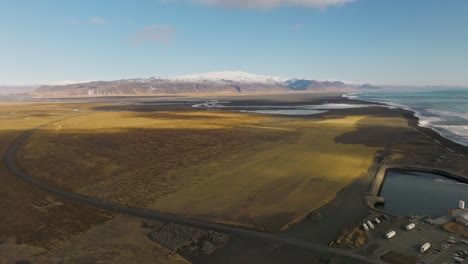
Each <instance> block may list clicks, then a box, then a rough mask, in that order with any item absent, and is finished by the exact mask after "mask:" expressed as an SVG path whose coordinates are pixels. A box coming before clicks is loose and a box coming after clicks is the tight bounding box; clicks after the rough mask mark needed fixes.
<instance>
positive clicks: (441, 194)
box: [376, 169, 468, 218]
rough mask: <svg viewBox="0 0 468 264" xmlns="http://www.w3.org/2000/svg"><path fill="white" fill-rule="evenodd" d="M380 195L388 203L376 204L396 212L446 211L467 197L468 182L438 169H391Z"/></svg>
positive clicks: (433, 214) (426, 213) (424, 213)
mask: <svg viewBox="0 0 468 264" xmlns="http://www.w3.org/2000/svg"><path fill="white" fill-rule="evenodd" d="M380 196H381V197H383V198H385V204H383V205H378V206H376V208H378V209H380V210H383V211H385V212H388V213H390V214H392V215H395V216H401V217H406V216H429V217H431V218H437V217H440V216H444V215H447V213H448V211H449V210H452V209H455V208H457V207H458V202H459V201H460V200H464V201H468V184H466V183H462V182H460V181H457V180H454V179H451V178H449V177H447V176H444V175H442V174H438V173H435V172H423V171H413V170H398V169H391V170H388V171H387V172H386V175H385V180H384V182H383V185H382V187H381V191H380Z"/></svg>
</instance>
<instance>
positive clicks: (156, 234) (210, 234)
mask: <svg viewBox="0 0 468 264" xmlns="http://www.w3.org/2000/svg"><path fill="white" fill-rule="evenodd" d="M148 237H149V238H150V239H151V240H153V241H155V242H157V243H159V244H161V245H163V246H164V247H166V248H168V249H170V250H172V251H174V252H177V253H179V254H181V255H186V256H194V255H209V254H211V253H213V252H214V251H215V250H216V249H218V248H220V247H223V246H224V245H226V244H227V243H228V241H229V238H230V237H229V236H228V235H226V234H223V233H218V232H214V231H207V230H201V229H196V228H191V227H186V226H182V225H178V224H172V223H169V224H165V225H163V226H162V227H159V228H155V229H154V230H153V231H152V232H151V233H149V235H148Z"/></svg>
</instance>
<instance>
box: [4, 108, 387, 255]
mask: <svg viewBox="0 0 468 264" xmlns="http://www.w3.org/2000/svg"><path fill="white" fill-rule="evenodd" d="M82 115H83V114H78V115H74V116H71V117H67V118H63V119H59V120H55V121H52V122H48V123H45V124H43V125H40V126H38V127H36V128H33V129H31V130H28V131H26V132H25V133H23V134H21V135H20V136H19V137H17V138H16V139H15V141H14V142H13V143H12V144H11V145H10V146H9V147H8V149H7V152H6V154H5V156H4V163H5V165H6V167H7V168H8V169H9V170H10V172H11V173H12V174H14V175H15V176H16V177H18V178H20V179H22V180H24V181H27V182H29V183H31V184H32V185H34V186H36V187H38V188H40V189H42V190H44V191H46V192H49V193H52V194H55V195H58V196H61V197H64V198H67V199H70V200H73V201H76V202H81V203H85V204H88V205H92V206H95V207H98V208H101V209H106V210H112V211H115V212H118V213H123V214H127V215H131V216H136V217H141V218H145V219H150V220H155V221H161V222H172V223H177V224H182V225H188V226H192V227H197V228H201V229H208V230H214V231H219V232H224V233H228V234H237V235H243V236H249V237H254V238H259V239H263V240H267V241H274V242H277V243H281V244H287V245H290V246H295V247H298V248H302V249H306V250H311V251H313V252H317V253H327V254H335V255H341V256H346V257H349V258H352V259H355V260H358V261H360V262H366V263H383V262H382V261H381V260H380V259H379V258H376V257H365V256H361V255H358V254H355V253H353V252H350V251H347V250H342V249H337V248H330V247H326V246H323V245H320V244H317V243H312V242H309V241H305V240H300V239H295V238H289V237H284V236H280V235H278V234H273V233H263V232H259V231H255V230H252V229H247V228H242V227H237V226H231V225H226V224H220V223H213V222H207V221H203V220H199V219H194V218H189V217H185V216H181V215H175V214H169V213H163V212H159V211H155V210H149V209H144V208H135V207H128V206H124V205H120V204H115V203H111V202H106V201H103V200H101V199H98V198H94V197H90V196H85V195H81V194H78V193H73V192H69V191H65V190H62V189H60V188H57V187H54V186H52V185H49V184H47V183H45V182H43V181H41V180H39V179H37V178H34V177H33V176H31V175H29V174H28V173H27V172H25V171H23V170H22V169H20V168H19V167H18V165H17V163H16V156H17V152H18V149H19V147H20V146H21V144H22V143H23V142H24V141H25V140H26V139H27V138H28V137H30V136H31V135H32V134H33V133H34V132H36V131H38V130H40V129H42V128H44V127H46V126H49V125H51V124H53V123H56V122H60V121H63V120H65V119H69V118H74V117H77V116H82Z"/></svg>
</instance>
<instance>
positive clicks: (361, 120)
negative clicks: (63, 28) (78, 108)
mask: <svg viewBox="0 0 468 264" xmlns="http://www.w3.org/2000/svg"><path fill="white" fill-rule="evenodd" d="M366 126H369V127H376V126H377V127H380V128H385V127H394V128H399V127H406V126H407V122H406V120H405V119H403V118H389V117H385V118H384V117H369V116H365V115H361V116H359V115H358V116H329V117H327V118H316V119H312V118H310V119H303V118H292V117H289V118H287V117H281V118H279V117H270V116H260V115H249V114H241V113H228V112H215V111H193V110H185V109H184V110H183V111H160V112H136V111H112V110H111V111H103V112H92V113H91V114H89V115H83V116H78V117H76V118H72V119H68V120H65V121H60V122H58V123H55V124H53V125H50V126H48V127H46V128H44V129H43V130H41V131H39V132H37V133H35V134H34V135H33V136H32V137H31V138H30V139H29V140H28V142H27V144H26V145H25V146H24V147H23V148H22V149H21V152H20V153H21V154H20V157H19V159H20V164H21V166H23V167H24V168H25V169H26V170H27V171H28V172H29V173H30V174H31V175H34V176H35V177H38V178H40V179H43V180H45V181H47V182H50V183H52V184H54V185H56V186H60V187H62V188H64V189H67V190H73V191H76V192H79V193H83V194H86V195H90V196H95V197H100V198H103V199H106V200H109V201H114V202H118V203H123V204H128V205H132V206H136V207H148V208H153V209H157V210H161V211H166V212H172V213H177V214H182V215H188V216H192V217H197V218H202V219H208V220H212V221H218V222H225V223H231V224H235V225H243V226H249V227H255V228H259V229H265V230H280V229H284V228H286V227H287V226H288V225H289V224H291V223H293V222H294V221H297V220H299V219H302V218H303V217H304V216H305V215H307V214H308V213H309V212H311V211H313V210H315V209H317V208H319V207H321V206H322V205H324V204H326V203H327V202H329V201H330V200H332V199H333V198H334V197H335V195H336V193H337V192H338V191H339V190H341V189H342V188H344V187H345V186H347V185H348V184H349V183H350V182H352V181H353V180H354V179H356V178H358V177H359V176H361V175H363V174H365V173H366V172H367V170H368V168H369V167H370V166H371V165H372V163H373V161H374V157H375V155H376V153H377V152H378V151H380V150H382V148H381V147H373V146H365V145H360V144H342V143H337V142H336V138H337V137H338V136H340V135H343V134H346V133H350V132H353V131H355V130H356V129H357V128H358V127H359V128H362V127H366Z"/></svg>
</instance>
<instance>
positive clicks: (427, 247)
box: [419, 242, 431, 253]
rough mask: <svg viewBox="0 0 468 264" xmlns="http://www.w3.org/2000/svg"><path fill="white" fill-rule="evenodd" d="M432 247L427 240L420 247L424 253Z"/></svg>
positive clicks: (420, 250)
mask: <svg viewBox="0 0 468 264" xmlns="http://www.w3.org/2000/svg"><path fill="white" fill-rule="evenodd" d="M430 247H431V243H429V242H426V243H424V244H423V245H422V246H421V249H419V252H421V253H424V252H426V251H427V250H428V249H429V248H430Z"/></svg>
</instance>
